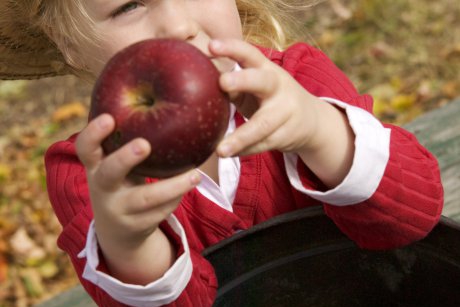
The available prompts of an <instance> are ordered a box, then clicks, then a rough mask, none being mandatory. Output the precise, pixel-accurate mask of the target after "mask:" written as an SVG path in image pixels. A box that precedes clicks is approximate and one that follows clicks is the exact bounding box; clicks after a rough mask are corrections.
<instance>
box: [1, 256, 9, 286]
mask: <svg viewBox="0 0 460 307" xmlns="http://www.w3.org/2000/svg"><path fill="white" fill-rule="evenodd" d="M7 278H8V262H6V257H5V256H3V254H0V284H2V283H4V282H5V281H6V279H7Z"/></svg>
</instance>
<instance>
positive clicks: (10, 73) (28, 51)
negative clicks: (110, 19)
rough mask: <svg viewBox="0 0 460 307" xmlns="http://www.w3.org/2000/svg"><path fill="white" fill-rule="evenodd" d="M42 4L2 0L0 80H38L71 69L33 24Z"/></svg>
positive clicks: (45, 36) (0, 1)
mask: <svg viewBox="0 0 460 307" xmlns="http://www.w3.org/2000/svg"><path fill="white" fill-rule="evenodd" d="M63 1H67V0H63ZM39 3H40V1H32V0H0V79H36V78H41V77H51V76H57V75H63V74H68V73H69V72H70V70H69V68H68V66H67V65H66V64H65V61H64V59H63V56H62V54H61V53H60V51H59V50H58V49H57V47H56V45H55V44H54V43H53V42H52V41H51V40H50V39H49V38H48V37H47V35H46V34H45V33H44V32H43V31H42V30H40V29H39V28H38V27H37V26H34V25H33V22H32V20H33V19H32V17H33V16H36V13H37V11H38V6H39Z"/></svg>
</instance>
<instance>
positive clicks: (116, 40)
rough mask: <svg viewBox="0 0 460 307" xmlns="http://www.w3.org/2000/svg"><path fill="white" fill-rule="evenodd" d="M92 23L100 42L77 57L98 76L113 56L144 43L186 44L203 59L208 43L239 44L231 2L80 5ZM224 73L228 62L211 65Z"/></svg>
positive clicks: (119, 0)
mask: <svg viewBox="0 0 460 307" xmlns="http://www.w3.org/2000/svg"><path fill="white" fill-rule="evenodd" d="M82 2H83V4H84V6H85V7H86V9H87V12H88V13H89V15H90V17H91V18H92V19H93V20H94V22H95V31H96V34H97V35H99V36H101V37H102V41H101V42H100V43H99V44H98V45H95V46H77V48H75V49H76V50H75V51H76V52H77V56H78V57H79V58H80V60H81V61H82V63H85V65H86V66H87V67H88V68H89V70H90V71H91V72H92V73H93V74H94V75H96V76H97V75H98V74H99V73H100V71H101V70H102V68H103V66H104V65H105V63H106V62H107V61H108V60H109V58H110V57H112V56H113V55H114V54H115V53H116V52H117V51H119V50H121V49H123V48H124V47H127V46H128V45H130V44H132V43H135V42H138V41H141V40H144V39H149V38H176V39H182V40H187V41H188V42H190V43H191V44H192V45H194V46H196V47H198V48H199V49H200V50H201V51H203V52H204V53H205V54H208V55H209V50H208V44H209V42H210V40H211V39H222V38H236V39H242V29H241V21H240V17H239V14H238V9H237V6H236V3H235V0H142V1H127V0H82ZM212 61H213V62H214V64H215V65H216V66H217V68H218V69H219V70H220V71H222V72H224V71H229V70H231V69H232V68H233V66H234V62H233V61H231V60H230V59H224V58H218V59H213V60H212Z"/></svg>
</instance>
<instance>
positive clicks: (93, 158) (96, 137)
mask: <svg viewBox="0 0 460 307" xmlns="http://www.w3.org/2000/svg"><path fill="white" fill-rule="evenodd" d="M114 126H115V121H114V120H113V117H112V116H110V115H108V114H102V115H100V116H98V117H96V118H95V119H93V120H92V121H90V122H89V124H88V126H86V128H85V129H83V130H82V131H81V132H80V134H79V135H78V137H77V140H76V142H75V148H76V150H77V155H78V158H79V159H80V161H81V162H82V163H83V165H85V167H86V168H88V169H92V168H94V167H95V166H96V165H97V164H98V163H99V162H100V161H101V159H102V157H103V156H104V153H103V150H102V147H101V143H102V141H103V140H104V139H105V138H106V137H107V136H108V135H109V134H110V133H111V132H112V130H113V128H114Z"/></svg>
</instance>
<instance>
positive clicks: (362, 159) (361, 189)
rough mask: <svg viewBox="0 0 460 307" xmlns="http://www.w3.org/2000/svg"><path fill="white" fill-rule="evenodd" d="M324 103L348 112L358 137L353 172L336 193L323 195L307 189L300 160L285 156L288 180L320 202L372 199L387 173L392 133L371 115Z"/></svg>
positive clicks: (338, 103)
mask: <svg viewBox="0 0 460 307" xmlns="http://www.w3.org/2000/svg"><path fill="white" fill-rule="evenodd" d="M321 99H323V100H325V101H327V102H329V103H332V104H334V105H336V106H338V107H340V108H342V109H344V110H345V113H346V115H347V117H348V120H349V123H350V126H351V128H352V130H353V132H354V134H355V153H354V157H353V164H352V166H351V169H350V172H349V173H348V174H347V176H346V177H345V179H344V180H343V181H342V182H341V183H340V184H339V185H338V186H336V187H335V188H334V189H332V190H329V191H325V192H320V191H314V190H311V189H308V188H306V187H305V186H304V185H303V184H302V181H301V179H300V176H299V173H298V171H297V163H298V161H299V160H300V159H299V158H298V156H297V155H296V154H293V153H285V154H284V162H285V165H286V171H287V174H288V177H289V180H290V182H291V184H292V186H293V187H294V188H296V189H297V190H299V191H300V192H302V193H305V194H307V195H309V196H310V197H312V198H314V199H317V200H319V201H321V202H324V203H327V204H331V205H336V206H347V205H353V204H357V203H360V202H363V201H365V200H367V199H369V198H370V197H371V196H372V195H373V194H374V192H375V191H376V190H377V187H378V186H379V184H380V181H381V179H382V177H383V174H384V172H385V169H386V166H387V163H388V160H389V157H390V134H391V130H390V129H388V128H385V127H384V126H383V125H382V124H381V123H380V122H379V121H378V120H377V119H376V118H375V117H374V116H373V115H372V114H370V113H369V112H367V111H365V110H363V109H361V108H358V107H355V106H352V105H349V104H347V103H344V102H342V101H339V100H336V99H333V98H327V97H322V98H321Z"/></svg>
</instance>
